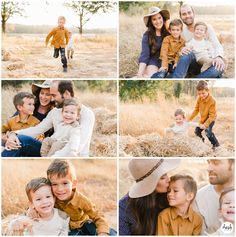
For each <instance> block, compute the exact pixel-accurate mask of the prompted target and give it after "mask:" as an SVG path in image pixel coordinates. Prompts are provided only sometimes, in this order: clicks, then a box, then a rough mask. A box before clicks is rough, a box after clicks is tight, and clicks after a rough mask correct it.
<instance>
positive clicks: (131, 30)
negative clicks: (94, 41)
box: [119, 13, 235, 78]
mask: <svg viewBox="0 0 236 237" xmlns="http://www.w3.org/2000/svg"><path fill="white" fill-rule="evenodd" d="M143 15H145V14H144V13H143ZM143 15H137V14H136V15H132V16H130V15H128V14H124V13H120V18H119V19H120V25H119V27H120V28H119V75H120V77H121V78H130V77H135V76H136V75H137V72H138V58H139V55H140V52H141V41H142V35H143V33H144V32H145V31H146V28H145V25H144V23H143ZM171 18H172V19H174V18H179V16H178V15H177V14H176V13H175V14H172V15H171ZM195 21H204V22H206V23H208V24H211V25H212V26H213V27H214V29H215V31H216V34H217V36H218V38H219V40H220V42H221V43H222V45H223V48H224V52H225V55H226V58H227V60H228V69H227V70H226V72H225V73H224V75H223V77H224V78H234V71H235V69H234V61H235V59H234V16H233V15H227V16H226V15H210V14H209V15H208V16H204V15H197V13H196V19H195Z"/></svg>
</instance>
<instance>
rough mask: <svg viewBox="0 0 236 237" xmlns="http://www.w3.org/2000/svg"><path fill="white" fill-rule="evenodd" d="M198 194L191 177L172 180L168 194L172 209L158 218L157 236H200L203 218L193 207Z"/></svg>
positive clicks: (179, 176)
mask: <svg viewBox="0 0 236 237" xmlns="http://www.w3.org/2000/svg"><path fill="white" fill-rule="evenodd" d="M196 193H197V184H196V182H195V181H194V180H193V178H192V177H191V176H189V175H174V176H172V177H171V178H170V185H169V190H168V193H167V199H168V202H169V205H170V207H169V208H166V209H164V210H163V211H162V212H161V213H160V214H159V216H158V223H157V232H156V234H157V235H200V233H201V228H202V218H201V216H200V215H199V214H198V213H196V212H195V211H193V209H192V207H191V203H192V202H193V200H194V198H195V196H196Z"/></svg>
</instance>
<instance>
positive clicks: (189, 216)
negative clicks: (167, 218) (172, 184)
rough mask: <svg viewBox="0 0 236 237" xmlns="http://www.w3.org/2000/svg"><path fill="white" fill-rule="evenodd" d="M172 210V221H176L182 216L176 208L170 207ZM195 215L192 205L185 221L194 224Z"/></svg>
mask: <svg viewBox="0 0 236 237" xmlns="http://www.w3.org/2000/svg"><path fill="white" fill-rule="evenodd" d="M170 208H171V217H172V219H176V218H177V217H178V216H180V215H179V214H178V212H177V208H176V207H170ZM193 214H194V212H193V209H192V207H191V204H190V206H189V208H188V211H187V213H186V215H185V217H184V219H187V218H188V219H189V220H190V221H191V222H192V221H193Z"/></svg>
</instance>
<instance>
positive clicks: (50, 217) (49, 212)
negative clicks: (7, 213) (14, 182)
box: [8, 177, 69, 236]
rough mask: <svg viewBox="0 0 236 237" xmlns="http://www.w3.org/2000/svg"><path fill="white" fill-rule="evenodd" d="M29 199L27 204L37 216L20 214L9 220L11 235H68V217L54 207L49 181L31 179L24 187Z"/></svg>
mask: <svg viewBox="0 0 236 237" xmlns="http://www.w3.org/2000/svg"><path fill="white" fill-rule="evenodd" d="M25 191H26V194H27V196H28V199H29V206H30V208H31V209H34V210H35V211H36V212H37V215H38V218H37V219H32V218H30V217H28V216H22V217H19V218H18V219H15V220H13V221H11V223H10V225H9V228H8V229H9V231H10V232H11V233H12V234H13V235H19V234H21V235H22V233H20V232H22V231H23V234H24V235H37V236H42V235H45V236H48V235H54V236H57V235H64V236H65V235H68V231H69V218H68V217H67V215H66V214H65V213H64V212H62V211H60V210H58V209H56V208H54V204H55V198H54V197H53V194H52V189H51V186H50V182H49V180H48V179H46V178H41V177H40V178H35V179H32V180H31V181H30V182H29V183H28V184H27V185H26V188H25Z"/></svg>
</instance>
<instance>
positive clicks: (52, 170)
mask: <svg viewBox="0 0 236 237" xmlns="http://www.w3.org/2000/svg"><path fill="white" fill-rule="evenodd" d="M54 175H56V176H57V177H60V178H61V177H62V178H64V177H65V176H67V175H69V176H70V178H71V181H74V180H76V173H75V168H74V166H73V165H72V164H71V163H70V162H69V161H68V160H61V159H56V160H54V161H53V162H52V163H51V164H50V165H49V167H48V169H47V177H48V179H50V178H51V177H52V176H54Z"/></svg>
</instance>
